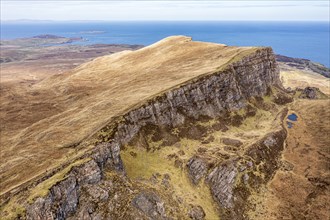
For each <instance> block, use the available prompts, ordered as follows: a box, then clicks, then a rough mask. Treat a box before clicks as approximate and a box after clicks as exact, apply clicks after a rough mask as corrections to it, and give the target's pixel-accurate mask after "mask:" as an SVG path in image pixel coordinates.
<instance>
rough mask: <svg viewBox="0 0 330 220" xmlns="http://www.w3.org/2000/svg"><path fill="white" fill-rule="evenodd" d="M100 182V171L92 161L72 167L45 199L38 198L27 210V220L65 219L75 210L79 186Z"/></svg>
mask: <svg viewBox="0 0 330 220" xmlns="http://www.w3.org/2000/svg"><path fill="white" fill-rule="evenodd" d="M100 180H101V170H100V168H99V167H98V166H97V164H96V163H95V161H94V160H91V161H89V162H87V163H85V164H83V165H81V166H79V167H74V168H73V169H72V171H71V172H70V174H69V175H68V177H67V178H66V179H65V180H63V181H61V182H59V183H57V184H56V185H55V186H53V187H52V188H51V189H50V192H49V194H48V195H47V196H46V197H45V198H38V199H37V200H36V201H35V202H34V203H33V204H32V205H31V206H30V207H28V208H27V213H26V217H27V219H31V220H32V219H33V220H36V219H40V220H43V219H65V218H66V217H68V216H69V215H70V214H73V213H74V212H75V211H76V209H77V206H78V201H79V191H80V186H81V185H90V184H94V183H97V182H99V181H100Z"/></svg>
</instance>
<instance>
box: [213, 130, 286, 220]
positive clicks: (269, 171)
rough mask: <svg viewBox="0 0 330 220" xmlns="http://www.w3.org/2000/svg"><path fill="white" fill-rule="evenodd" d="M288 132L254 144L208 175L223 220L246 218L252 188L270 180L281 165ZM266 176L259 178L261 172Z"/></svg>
mask: <svg viewBox="0 0 330 220" xmlns="http://www.w3.org/2000/svg"><path fill="white" fill-rule="evenodd" d="M285 136H286V132H285V130H280V131H277V132H275V133H271V134H269V135H267V136H266V137H265V138H264V139H262V140H261V141H259V142H258V143H256V144H254V145H252V146H251V147H250V149H249V150H247V152H246V153H245V155H244V156H243V157H242V158H233V159H230V160H228V161H226V162H224V163H221V164H219V165H218V166H217V167H215V168H214V169H213V170H212V171H211V172H210V173H209V175H208V176H207V181H208V183H209V185H210V188H211V192H212V195H213V197H214V199H215V200H216V201H217V202H218V203H219V205H220V207H221V213H222V215H221V219H245V216H244V209H245V207H246V205H247V201H246V200H247V198H248V196H249V190H247V187H249V188H250V189H251V188H252V190H253V189H257V188H258V187H259V186H260V184H261V183H266V182H267V181H269V179H270V178H271V176H272V175H273V174H274V172H275V171H276V169H277V168H278V167H279V166H280V161H279V156H280V153H281V151H282V150H283V145H284V141H285ZM260 171H261V172H262V173H263V177H259V172H260Z"/></svg>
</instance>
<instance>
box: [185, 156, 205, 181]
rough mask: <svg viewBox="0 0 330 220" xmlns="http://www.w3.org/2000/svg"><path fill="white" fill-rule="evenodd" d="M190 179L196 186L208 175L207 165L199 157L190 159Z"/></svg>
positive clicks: (188, 165)
mask: <svg viewBox="0 0 330 220" xmlns="http://www.w3.org/2000/svg"><path fill="white" fill-rule="evenodd" d="M187 167H188V173H189V177H190V179H191V180H192V182H193V183H194V184H198V183H199V181H200V180H201V178H202V177H204V176H205V175H206V174H207V170H208V168H207V164H206V162H205V161H204V160H203V159H202V158H199V157H196V156H195V157H193V158H190V160H189V161H188V164H187Z"/></svg>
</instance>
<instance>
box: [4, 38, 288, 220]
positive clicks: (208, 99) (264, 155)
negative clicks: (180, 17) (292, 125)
mask: <svg viewBox="0 0 330 220" xmlns="http://www.w3.org/2000/svg"><path fill="white" fill-rule="evenodd" d="M174 51H179V52H178V53H179V54H180V55H181V56H182V57H180V58H178V57H177V55H178V53H174ZM163 53H165V55H164V54H163ZM162 54H163V55H162ZM190 55H191V56H190ZM141 56H142V58H141ZM143 56H145V57H143ZM137 57H139V59H138V60H139V61H141V59H142V60H144V59H145V60H147V61H146V62H145V63H136V61H135V58H136V59H137ZM109 58H110V57H109ZM148 59H151V60H152V62H151V63H150V60H148ZM160 60H161V62H160ZM217 62H218V63H217ZM123 64H125V66H123ZM151 64H153V65H151ZM134 65H137V66H134ZM91 66H93V71H92V73H93V74H95V76H93V75H90V72H88V74H87V72H86V71H87V70H90V69H91ZM178 67H180V68H178ZM107 68H110V69H111V68H113V69H120V70H121V71H120V72H115V74H111V77H105V76H107V75H109V74H110V72H111V70H107V71H105V69H107ZM130 69H134V71H135V73H137V75H134V74H133V72H132V71H130ZM126 70H127V71H128V73H129V74H128V75H125V71H126ZM144 70H145V73H143V74H142V73H141V74H140V73H139V71H144ZM102 71H105V72H104V74H100V72H102ZM109 71H110V72H109ZM159 71H161V75H160V74H157V76H155V75H154V74H155V72H159ZM116 74H117V75H116ZM122 74H124V75H122ZM120 75H121V76H120ZM162 75H163V76H162ZM96 76H97V77H104V78H100V79H97V80H96V79H95V77H96ZM86 77H87V78H86ZM116 77H119V78H116ZM125 77H128V78H125ZM133 78H134V81H132V79H133ZM86 79H89V80H92V81H93V80H94V79H95V81H93V83H95V85H94V86H93V87H89V86H90V84H88V83H89V82H88V81H85V80H86ZM146 80H149V81H146ZM111 81H114V82H112V83H110V82H111ZM119 81H120V84H116V83H119ZM131 81H132V82H133V83H134V86H135V87H132V86H131V85H132V82H131ZM43 83H45V84H46V85H51V86H53V87H54V88H55V87H56V89H58V91H61V92H64V93H67V92H68V93H70V91H67V90H70V88H73V87H77V83H78V84H79V86H81V87H82V88H89V89H90V90H88V91H89V93H90V94H89V96H92V97H93V99H94V101H93V103H96V101H98V102H99V101H100V99H109V100H111V101H110V102H109V104H108V105H105V104H106V103H104V102H103V103H101V104H100V103H98V104H99V106H96V107H95V106H94V108H93V109H83V110H84V111H85V115H83V114H82V113H81V111H80V113H79V116H80V118H77V119H76V122H74V121H72V120H70V121H69V122H70V123H71V125H72V124H73V126H76V125H79V123H88V122H89V121H91V120H92V121H93V120H94V118H93V117H91V116H92V114H90V112H87V113H86V111H92V113H93V114H95V120H94V122H91V123H92V124H93V126H90V125H86V128H84V127H82V128H81V129H82V130H83V132H81V133H78V134H79V135H80V136H79V138H80V137H84V138H85V137H86V133H88V134H92V135H90V136H88V135H87V136H88V137H87V138H86V139H82V140H80V139H79V138H78V140H79V141H78V142H77V143H74V147H75V148H76V149H81V147H80V146H90V145H91V146H92V147H90V148H88V149H90V150H88V151H87V152H86V153H83V154H81V156H79V160H78V159H74V160H73V161H75V160H77V161H78V162H77V161H76V164H79V165H74V164H73V165H71V166H70V165H69V164H68V165H67V167H69V168H68V169H67V172H64V173H63V174H62V178H60V179H56V178H54V179H52V178H53V177H50V178H49V180H48V181H50V182H52V181H54V182H53V184H44V182H45V181H47V180H45V181H37V182H36V183H35V185H33V184H32V185H31V186H30V187H31V188H30V189H29V190H30V192H31V191H32V192H33V190H34V188H36V189H38V186H40V185H41V186H42V185H43V184H44V185H46V186H48V189H49V190H48V189H46V192H45V193H44V194H43V195H42V196H40V195H39V194H38V193H37V195H34V196H30V197H29V202H28V203H24V202H23V203H22V206H23V207H24V209H26V212H25V211H24V212H23V213H20V214H21V215H23V216H25V217H26V218H27V219H66V218H84V219H85V218H86V219H94V218H95V219H101V218H116V219H133V218H135V219H136V218H141V219H145V218H151V219H171V217H174V218H185V217H184V216H185V213H182V210H181V209H180V208H177V209H176V208H175V206H172V205H173V204H175V205H178V201H177V200H174V199H173V198H171V197H170V196H168V193H164V195H163V196H161V195H160V194H161V193H160V192H161V191H157V190H155V189H151V188H150V189H149V188H148V187H146V186H145V185H144V186H141V185H140V184H142V183H137V182H135V181H133V180H130V178H129V176H128V175H127V173H126V167H125V163H123V160H122V158H121V150H122V149H123V148H126V147H127V146H128V145H131V144H134V143H135V144H136V143H137V142H136V139H137V138H138V137H140V136H141V135H142V136H146V137H147V136H148V135H149V134H151V133H152V135H151V136H153V137H154V136H157V134H156V133H157V131H158V133H159V134H166V135H169V136H167V137H172V136H173V135H172V136H171V134H170V132H169V131H171V130H173V129H178V131H179V133H180V132H182V135H179V138H180V137H183V136H185V135H186V136H187V137H188V136H191V130H189V129H191V128H189V123H196V122H198V121H201V120H205V119H207V121H211V120H214V119H216V120H218V121H219V122H222V121H223V122H225V121H226V123H227V121H228V120H229V121H230V123H229V124H235V123H241V121H242V120H244V119H245V118H247V117H250V116H249V115H253V114H251V111H250V110H251V104H250V103H251V102H252V100H258V99H260V98H261V97H263V96H265V95H272V94H273V93H272V89H273V88H278V90H281V84H280V81H279V70H278V67H277V64H276V62H275V57H274V54H273V52H272V50H271V48H231V47H227V46H224V45H216V44H208V43H207V44H203V43H198V44H196V43H192V42H191V40H190V39H189V38H186V37H172V38H168V39H166V40H163V41H161V42H160V43H156V44H155V45H152V46H151V47H147V48H144V49H141V50H140V52H139V51H136V52H130V53H122V54H116V55H114V56H112V57H111V59H108V58H99V59H97V60H95V61H92V62H91V63H87V64H85V65H82V66H81V67H79V68H78V69H77V70H75V72H74V73H70V74H69V75H67V76H64V77H62V76H61V77H59V78H55V79H51V81H46V82H43ZM72 83H73V84H72ZM108 83H110V84H108ZM141 83H143V84H141ZM141 85H144V86H145V85H148V86H147V87H145V88H144V89H142V90H141V87H140V88H139V86H141ZM106 86H109V87H110V88H111V87H112V88H114V89H113V90H111V89H110V90H109V89H108V90H106V91H105V92H103V93H102V96H100V95H99V94H98V92H100V90H98V89H96V87H99V88H101V89H104V88H106ZM119 86H120V87H119ZM159 87H160V88H161V89H158V90H157V89H156V88H159ZM115 89H116V90H115ZM118 91H120V92H122V93H121V94H119V93H118ZM111 93H114V94H111ZM132 93H134V94H132ZM151 94H153V95H151ZM279 94H280V95H281V93H279ZM280 95H279V96H280ZM133 96H134V100H135V102H131V98H132V97H133ZM115 97H116V98H115ZM119 99H120V100H119ZM86 100H91V99H85V101H86ZM95 100H96V101H95ZM116 100H118V103H115V102H116ZM80 101H81V99H80V100H78V101H77V102H78V104H79V102H80ZM129 101H130V102H129ZM137 101H139V102H137ZM77 102H76V103H77ZM76 103H75V104H76ZM80 104H81V103H80ZM100 105H102V106H103V108H101V109H100V108H99V107H100ZM128 105H129V108H127V106H128ZM256 106H257V104H256ZM105 108H106V109H105ZM253 109H254V108H253ZM242 110H243V111H246V114H245V115H244V117H241V118H239V117H240V116H239V115H238V114H236V113H235V112H239V111H242ZM72 111H73V113H74V112H75V111H78V110H72ZM98 111H100V112H98ZM109 111H111V113H110V114H109V115H106V114H107V113H109ZM231 113H235V115H234V116H233V115H232V114H231ZM65 114H67V115H68V116H66V115H65ZM65 114H60V115H57V116H54V117H52V118H50V119H48V120H47V121H46V122H47V123H49V122H54V124H53V126H52V129H53V131H52V132H56V131H57V130H58V129H59V128H60V125H61V126H67V124H63V123H67V122H64V120H65V119H66V117H72V115H74V114H72V113H70V114H68V113H67V112H66V113H65ZM100 115H101V116H100ZM59 117H62V119H59ZM77 121H78V122H79V123H78V122H77ZM237 121H238V122H237ZM46 122H43V121H41V122H40V123H46ZM96 122H97V123H96ZM104 122H106V123H104ZM40 123H39V124H38V125H34V128H33V131H35V130H34V129H35V127H36V126H37V127H39V128H41V124H40ZM100 125H102V128H101V129H96V128H97V127H98V126H100ZM187 127H188V131H186V130H185V129H186V128H187ZM194 128H197V129H198V126H194ZM31 129H32V128H31ZM31 129H30V128H28V129H27V130H26V131H25V132H24V133H23V134H22V136H23V138H24V137H25V136H26V135H27V134H29V135H28V136H29V137H30V138H29V139H27V141H30V140H33V141H34V139H33V138H31V136H32V137H33V135H34V133H31ZM75 129H77V127H75ZM78 129H79V128H78ZM95 129H96V132H94V134H93V132H92V131H94V130H95ZM159 130H161V132H159ZM68 131H70V130H65V132H68ZM29 132H30V133H29ZM141 132H142V133H141ZM143 132H147V133H143ZM148 132H149V133H148ZM196 132H197V133H196ZM196 132H195V133H196V134H198V132H199V131H196ZM195 133H193V134H192V136H194V134H195ZM69 134H70V133H69ZM75 135H76V134H72V136H74V137H73V139H74V140H76V139H77V137H76V136H75ZM285 135H286V133H285V131H284V130H283V129H282V128H281V126H280V122H279V123H278V125H277V127H276V130H275V132H271V133H269V134H267V135H266V136H265V137H264V139H261V140H258V141H256V142H253V143H251V144H248V145H247V147H246V149H245V150H244V151H243V154H242V155H241V156H240V157H233V158H229V160H225V161H222V160H218V161H217V162H216V163H215V164H214V165H212V166H209V165H207V164H204V162H205V161H206V160H205V158H202V159H201V160H200V161H198V160H196V159H193V160H190V162H189V163H188V164H187V169H188V170H189V169H190V171H189V173H190V176H191V177H192V178H193V179H195V181H194V183H195V184H198V182H199V180H200V179H205V182H206V184H207V187H209V189H210V191H211V193H212V196H213V198H214V200H215V201H216V202H217V203H218V208H216V209H217V210H218V212H219V215H220V216H221V217H222V218H223V219H226V218H228V219H230V218H234V219H244V218H245V217H244V207H245V205H244V202H245V201H246V200H247V198H248V193H245V194H244V192H246V191H247V188H248V187H252V188H257V187H258V186H259V185H260V184H262V183H266V182H267V181H268V180H269V178H270V176H271V175H272V174H273V172H274V171H275V170H276V167H277V163H278V160H277V158H278V156H279V152H280V151H281V150H282V149H283V143H284V139H285ZM59 137H60V135H58V134H57V135H56V136H53V135H47V138H59ZM194 138H196V137H192V139H194ZM197 138H198V137H197ZM39 140H40V139H39ZM41 140H43V144H44V145H45V144H46V145H47V143H53V142H49V139H43V137H41ZM63 140H64V141H65V142H67V143H70V142H71V140H72V137H71V136H70V137H69V135H68V134H64V136H63ZM168 140H170V139H169V138H159V140H157V141H162V142H163V145H164V146H166V145H168V143H167V144H166V143H164V142H165V141H168ZM33 141H32V142H31V144H32V143H33ZM227 142H228V141H227ZM234 142H235V141H234ZM229 143H230V141H229ZM235 143H238V142H235ZM234 145H235V144H234ZM238 145H240V144H238ZM197 158H199V157H197ZM196 161H197V162H196ZM72 163H73V162H72ZM193 164H195V165H193ZM243 165H244V166H245V167H246V166H248V169H247V170H248V171H249V172H245V171H244V170H245V169H246V168H245V169H244V170H243V171H244V172H243V171H242V170H240V169H242V168H241V167H242V166H243ZM63 167H66V166H65V165H63ZM60 170H63V169H59V170H57V171H56V172H61V171H60ZM260 170H263V171H261V172H263V173H264V174H263V176H264V177H262V178H260V177H257V176H256V175H255V174H254V172H257V171H258V172H259V171H260ZM184 175H186V174H184ZM156 176H157V175H156ZM195 176H196V177H195ZM241 178H244V179H246V180H245V183H246V184H244V180H243V183H242V184H237V181H239V180H240V179H241ZM249 178H250V180H249ZM168 180H169V178H168V177H166V176H165V175H164V179H163V181H162V182H165V185H166V181H168ZM249 181H254V182H249ZM253 183H255V184H253ZM121 184H122V186H120V185H121ZM18 195H20V194H18ZM116 195H117V197H118V196H121V198H122V200H121V201H117V200H116V198H117V197H116ZM111 196H114V197H111ZM18 197H19V198H23V197H24V196H23V197H20V196H18ZM110 197H111V198H110ZM13 198H15V197H13ZM13 198H12V199H11V200H9V202H7V206H9V205H11V204H12V203H11V201H13ZM116 203H117V204H116ZM8 204H9V205H8ZM169 204H172V205H169ZM171 206H172V207H174V208H173V209H171V208H169V207H171ZM178 207H180V206H178ZM3 210H8V208H7V209H6V208H5V209H3ZM3 210H2V211H3ZM203 213H204V211H203V207H199V206H192V207H191V209H190V210H189V216H190V217H191V218H193V219H202V218H204V217H203V216H205V213H204V214H203Z"/></svg>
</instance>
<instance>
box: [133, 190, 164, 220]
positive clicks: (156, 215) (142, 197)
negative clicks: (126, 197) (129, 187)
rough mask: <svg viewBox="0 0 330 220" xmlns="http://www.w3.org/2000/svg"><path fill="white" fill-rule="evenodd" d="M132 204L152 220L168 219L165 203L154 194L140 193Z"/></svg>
mask: <svg viewBox="0 0 330 220" xmlns="http://www.w3.org/2000/svg"><path fill="white" fill-rule="evenodd" d="M132 203H133V206H135V207H136V208H138V209H139V210H141V211H142V212H143V213H145V214H146V215H147V216H148V217H149V218H150V219H166V213H165V208H164V202H162V201H161V200H160V198H159V197H158V196H157V195H156V194H154V193H150V192H147V193H140V194H139V195H137V196H136V197H135V198H134V199H133V201H132Z"/></svg>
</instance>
